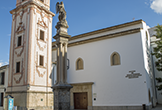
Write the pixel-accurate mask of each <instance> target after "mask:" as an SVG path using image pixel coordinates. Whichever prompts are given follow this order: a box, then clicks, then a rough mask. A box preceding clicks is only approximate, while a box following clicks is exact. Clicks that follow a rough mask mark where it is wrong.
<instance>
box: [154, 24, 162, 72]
mask: <svg viewBox="0 0 162 110" xmlns="http://www.w3.org/2000/svg"><path fill="white" fill-rule="evenodd" d="M155 31H156V35H155V36H156V38H157V39H158V40H157V41H156V42H155V43H156V44H157V47H155V48H154V53H153V55H155V57H156V58H157V59H158V61H156V62H155V65H156V68H157V70H158V71H162V26H160V25H159V24H158V25H157V26H156V29H155Z"/></svg>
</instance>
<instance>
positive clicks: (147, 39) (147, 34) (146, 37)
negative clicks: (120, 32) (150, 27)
mask: <svg viewBox="0 0 162 110" xmlns="http://www.w3.org/2000/svg"><path fill="white" fill-rule="evenodd" d="M146 39H147V40H148V34H147V31H146Z"/></svg>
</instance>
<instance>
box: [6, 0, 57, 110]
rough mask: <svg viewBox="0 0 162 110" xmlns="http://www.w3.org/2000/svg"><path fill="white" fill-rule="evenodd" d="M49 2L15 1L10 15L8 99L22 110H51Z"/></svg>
mask: <svg viewBox="0 0 162 110" xmlns="http://www.w3.org/2000/svg"><path fill="white" fill-rule="evenodd" d="M49 9H50V0H17V3H16V8H15V9H13V10H12V11H10V13H11V14H12V32H11V43H10V65H9V74H8V88H7V91H6V92H7V95H12V96H13V97H14V105H15V106H19V107H20V108H22V109H25V110H26V109H34V110H44V109H46V110H52V106H53V95H52V94H53V93H52V89H51V79H50V75H51V47H52V46H51V45H52V44H51V43H52V17H53V16H54V15H55V14H54V13H52V12H51V11H50V10H49Z"/></svg>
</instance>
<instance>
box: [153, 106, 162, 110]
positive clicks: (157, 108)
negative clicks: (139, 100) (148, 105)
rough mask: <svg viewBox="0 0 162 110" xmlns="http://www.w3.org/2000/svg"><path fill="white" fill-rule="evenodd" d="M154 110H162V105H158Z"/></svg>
mask: <svg viewBox="0 0 162 110" xmlns="http://www.w3.org/2000/svg"><path fill="white" fill-rule="evenodd" d="M152 110H162V105H157V106H156V108H152Z"/></svg>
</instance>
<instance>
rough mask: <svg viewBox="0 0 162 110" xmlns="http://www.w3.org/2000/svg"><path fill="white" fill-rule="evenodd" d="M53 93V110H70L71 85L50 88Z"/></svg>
mask: <svg viewBox="0 0 162 110" xmlns="http://www.w3.org/2000/svg"><path fill="white" fill-rule="evenodd" d="M52 88H53V92H54V110H70V89H71V88H72V86H71V85H68V84H58V85H55V86H53V87H52Z"/></svg>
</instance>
